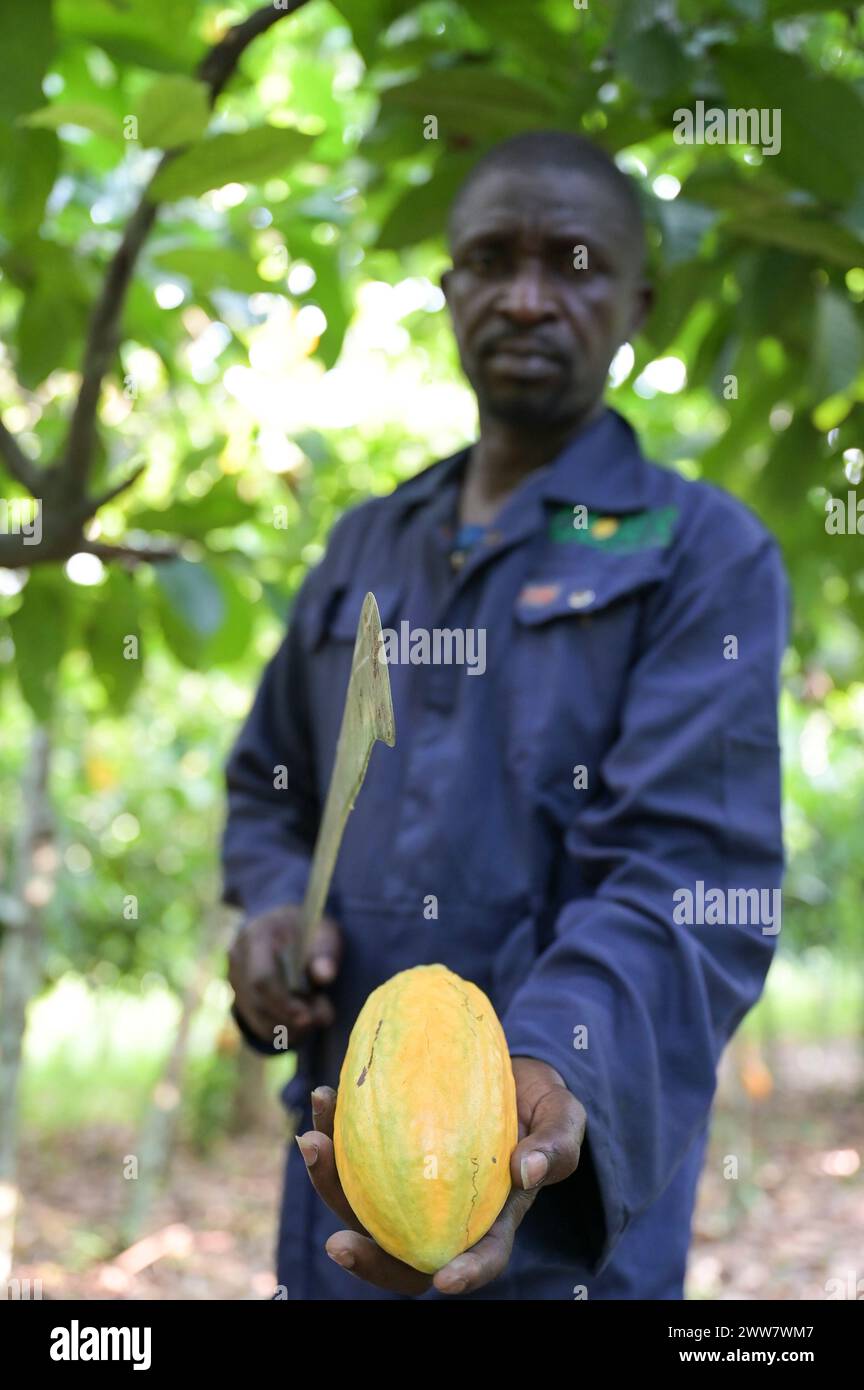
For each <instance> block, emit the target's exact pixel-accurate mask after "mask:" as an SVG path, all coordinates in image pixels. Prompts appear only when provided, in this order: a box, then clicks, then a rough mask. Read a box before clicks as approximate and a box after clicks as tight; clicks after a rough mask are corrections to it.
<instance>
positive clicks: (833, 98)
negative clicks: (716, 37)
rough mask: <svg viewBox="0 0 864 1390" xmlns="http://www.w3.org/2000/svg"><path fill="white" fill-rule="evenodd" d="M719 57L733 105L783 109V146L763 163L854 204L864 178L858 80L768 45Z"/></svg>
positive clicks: (831, 198) (863, 113) (723, 51)
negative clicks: (816, 69)
mask: <svg viewBox="0 0 864 1390" xmlns="http://www.w3.org/2000/svg"><path fill="white" fill-rule="evenodd" d="M716 62H717V67H718V69H719V72H720V75H721V77H722V80H723V83H724V86H725V89H726V96H727V98H728V99H729V102H730V104H731V105H732V106H733V107H735V108H742V107H743V108H746V109H752V108H755V109H756V110H758V111H760V112H761V111H766V110H767V111H768V112H770V113H772V120H774V119H775V118H774V117H773V112H774V111H776V110H779V111H780V112H781V113H782V119H781V123H780V150H779V152H778V153H777V154H775V155H771V156H765V163H766V164H768V165H773V166H775V168H776V171H777V172H778V173H779V174H782V175H783V176H784V177H785V178H787V179H789V180H790V182H792V183H793V184H799V185H800V186H801V187H802V188H808V189H811V190H812V191H813V192H814V193H816V194H818V195H819V197H820V198H824V199H825V200H827V201H828V202H834V203H837V204H839V205H840V206H841V207H842V206H845V205H846V204H847V203H848V202H850V201H851V199H852V196H853V193H854V192H855V188H856V186H857V184H858V182H859V180H860V179H861V178H862V177H864V103H862V101H861V98H860V97H859V96H858V94H857V92H856V91H855V89H854V88H853V87H852V85H851V84H850V83H848V82H843V81H841V80H840V79H839V78H836V77H828V76H825V75H822V74H817V73H816V72H814V70H813V68H812V67H811V66H810V65H809V63H806V62H805V61H804V60H803V59H802V58H799V57H798V56H797V55H795V54H792V53H779V52H778V51H777V50H776V49H773V48H769V47H763V46H753V47H747V46H745V45H743V44H742V45H739V46H737V47H735V48H720V49H718V50H717V54H716ZM774 129H775V131H776V125H775V126H774ZM826 142H830V146H828V147H826Z"/></svg>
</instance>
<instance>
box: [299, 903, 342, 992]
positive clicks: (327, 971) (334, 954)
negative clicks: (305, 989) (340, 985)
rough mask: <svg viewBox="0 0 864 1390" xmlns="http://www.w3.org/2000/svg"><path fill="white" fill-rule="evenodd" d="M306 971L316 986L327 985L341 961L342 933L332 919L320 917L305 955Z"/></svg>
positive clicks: (333, 978)
mask: <svg viewBox="0 0 864 1390" xmlns="http://www.w3.org/2000/svg"><path fill="white" fill-rule="evenodd" d="M306 959H307V964H306V970H307V973H308V975H309V978H310V979H311V980H312V981H313V983H314V984H316V985H329V984H330V983H331V981H332V980H335V978H336V976H337V975H338V973H339V966H340V964H341V961H342V933H341V931H340V930H339V927H338V926H337V925H336V923H335V922H334V921H333V919H332V917H322V918H321V921H320V922H319V923H318V926H317V927H316V928H315V931H314V934H313V936H312V941H311V944H310V946H309V951H308V953H307V958H306Z"/></svg>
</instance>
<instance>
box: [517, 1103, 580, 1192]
mask: <svg viewBox="0 0 864 1390" xmlns="http://www.w3.org/2000/svg"><path fill="white" fill-rule="evenodd" d="M585 1120H586V1117H585V1107H584V1106H583V1105H582V1104H581V1103H580V1102H579V1101H578V1100H577V1099H576V1097H575V1096H574V1095H573V1094H572V1092H570V1091H568V1090H567V1088H566V1086H553V1087H551V1088H550V1090H548V1091H547V1092H546V1093H545V1094H544V1095H542V1096H541V1097H540V1098H539V1100H538V1101H537V1103H536V1104H535V1106H534V1111H533V1114H532V1117H531V1125H530V1131H529V1133H528V1134H526V1136H525V1138H524V1139H520V1141H519V1143H518V1144H517V1145H516V1148H515V1149H514V1150H513V1154H512V1156H511V1159H510V1176H511V1178H512V1180H513V1186H514V1187H515V1188H521V1189H523V1190H524V1191H530V1190H532V1189H534V1188H537V1187H539V1186H540V1185H541V1184H542V1185H544V1186H548V1185H549V1184H550V1183H556V1182H563V1180H564V1179H565V1178H569V1177H570V1175H571V1173H574V1172H575V1171H576V1169H577V1167H578V1166H579V1155H580V1153H581V1150H582V1141H583V1139H584V1137H585Z"/></svg>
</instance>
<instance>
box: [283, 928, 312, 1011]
mask: <svg viewBox="0 0 864 1390" xmlns="http://www.w3.org/2000/svg"><path fill="white" fill-rule="evenodd" d="M279 963H280V965H281V966H282V975H283V978H284V980H285V984H286V985H287V986H288V989H289V991H290V992H291V994H300V995H303V996H304V997H307V998H308V996H309V995H310V994H311V993H312V990H311V988H310V986H309V980H308V978H307V975H306V963H305V961H304V960H303V941H302V938H301V937H299V936H298V938H297V940H296V941H294V942H292V943H291V945H290V946H288V947H286V949H285V950H284V951H282V952H281V954H280V957H279Z"/></svg>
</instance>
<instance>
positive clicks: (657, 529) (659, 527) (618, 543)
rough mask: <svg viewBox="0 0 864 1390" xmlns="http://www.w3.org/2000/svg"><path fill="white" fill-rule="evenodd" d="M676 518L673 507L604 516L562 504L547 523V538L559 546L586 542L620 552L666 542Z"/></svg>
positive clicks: (648, 548)
mask: <svg viewBox="0 0 864 1390" xmlns="http://www.w3.org/2000/svg"><path fill="white" fill-rule="evenodd" d="M677 520H678V508H677V507H657V508H656V509H655V510H654V511H649V512H636V513H635V514H634V515H633V516H606V515H604V514H603V513H601V512H591V511H589V510H588V508H587V507H562V508H561V510H560V511H557V512H555V513H554V515H553V517H552V520H551V521H550V523H549V539H550V540H553V541H556V542H557V543H558V544H559V545H572V544H575V545H590V546H593V547H594V549H595V550H611V551H613V552H618V553H620V552H624V551H630V550H650V549H652V547H654V546H663V545H668V544H669V542H670V540H671V539H672V534H673V532H674V530H675V523H676V522H677Z"/></svg>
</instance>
